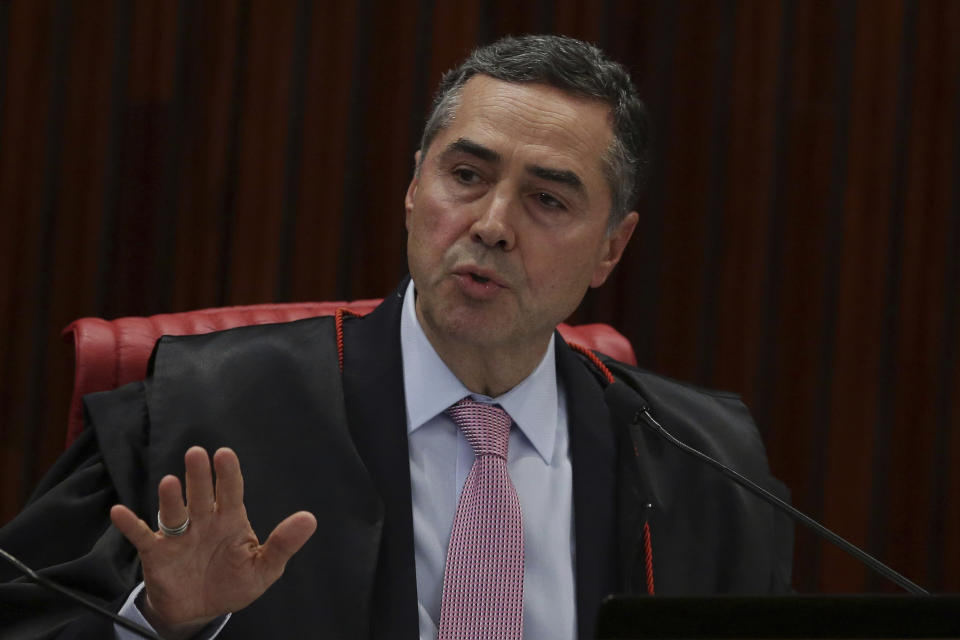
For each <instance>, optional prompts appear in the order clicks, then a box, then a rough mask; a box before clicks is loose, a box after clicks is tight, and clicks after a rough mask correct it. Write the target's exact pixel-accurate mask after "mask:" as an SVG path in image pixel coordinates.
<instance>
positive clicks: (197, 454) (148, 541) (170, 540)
mask: <svg viewBox="0 0 960 640" xmlns="http://www.w3.org/2000/svg"><path fill="white" fill-rule="evenodd" d="M184 461H185V462H186V484H187V492H186V493H187V504H186V505H184V503H183V497H182V491H181V488H180V480H179V479H178V478H177V477H176V476H172V475H169V476H165V477H164V478H163V479H162V480H161V481H160V486H159V487H158V494H159V502H160V513H159V518H160V520H161V521H162V522H163V524H164V525H165V526H166V527H167V528H168V529H176V528H177V527H178V526H179V525H182V524H183V523H184V522H186V521H187V518H188V517H189V518H190V523H189V525H188V526H187V528H186V531H184V532H183V534H182V535H178V536H169V535H164V534H163V533H161V532H159V531H153V529H152V528H151V527H150V526H149V525H148V524H147V523H146V522H144V521H143V520H141V519H140V518H138V517H137V516H136V514H134V513H133V512H132V511H131V510H130V509H128V508H127V507H124V506H122V505H114V507H113V508H112V509H111V510H110V519H111V520H112V521H113V524H114V525H115V526H116V527H117V529H119V530H120V531H121V532H122V533H123V535H124V536H126V538H127V540H129V541H130V543H131V544H133V546H135V547H136V548H137V552H138V553H139V555H140V562H141V564H142V566H143V580H144V583H145V585H146V599H145V601H144V603H143V605H142V606H141V610H142V611H143V613H144V616H145V617H146V618H147V620H149V621H150V623H151V624H152V625H153V626H154V628H155V629H156V630H157V631H158V632H160V633H161V635H164V637H168V636H169V637H189V636H190V635H192V634H193V633H195V632H196V631H198V630H199V629H201V628H202V627H203V626H204V625H206V624H207V623H209V622H210V621H211V620H213V619H214V618H216V617H218V616H221V615H223V614H225V613H228V612H233V611H238V610H240V609H243V608H244V607H246V606H247V605H249V604H250V603H251V602H253V601H254V600H256V599H257V598H258V597H260V595H261V594H262V593H263V592H264V591H266V590H267V587H269V586H270V585H271V584H273V582H274V581H275V580H276V579H277V578H279V577H280V575H281V574H282V573H283V569H284V566H285V565H286V563H287V561H288V560H289V559H290V557H291V556H292V555H293V554H294V553H296V552H297V551H298V550H299V549H300V547H302V546H303V544H304V543H305V542H306V541H307V539H308V538H309V537H310V536H311V535H313V532H314V531H315V530H316V528H317V521H316V518H314V516H313V515H312V514H311V513H309V512H307V511H299V512H297V513H295V514H293V515H292V516H290V517H288V518H287V519H285V520H284V521H283V522H281V523H280V524H278V525H277V526H276V528H275V529H274V530H273V532H272V533H271V534H270V536H269V538H267V541H266V543H264V544H262V545H261V544H260V542H259V540H257V536H256V535H255V534H254V532H253V529H252V528H251V527H250V522H249V520H247V512H246V509H245V508H244V506H243V476H242V475H241V473H240V461H239V460H238V459H237V454H235V453H234V452H233V451H232V450H231V449H226V448H224V449H219V450H217V452H216V453H215V454H214V456H213V466H214V469H215V471H216V477H217V479H216V489H214V483H213V478H212V476H211V473H210V459H209V456H208V455H207V452H206V450H204V449H203V448H201V447H191V448H190V449H188V450H187V453H186V455H185V456H184Z"/></svg>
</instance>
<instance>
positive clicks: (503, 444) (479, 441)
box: [446, 396, 513, 460]
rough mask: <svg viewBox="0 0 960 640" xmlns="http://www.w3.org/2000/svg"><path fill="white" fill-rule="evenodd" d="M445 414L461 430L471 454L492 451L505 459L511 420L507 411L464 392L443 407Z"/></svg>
mask: <svg viewBox="0 0 960 640" xmlns="http://www.w3.org/2000/svg"><path fill="white" fill-rule="evenodd" d="M446 414H447V415H448V416H450V418H451V419H452V420H453V422H454V424H456V425H457V426H458V427H460V430H461V431H463V435H464V436H466V438H467V442H469V443H470V446H471V447H473V454H474V455H475V456H477V457H478V458H479V457H480V456H483V455H494V456H499V457H501V458H503V459H504V460H506V458H507V445H508V444H509V442H510V425H511V424H513V420H511V418H510V414H509V413H507V412H506V411H504V410H503V409H502V408H500V407H499V406H497V405H494V404H486V403H483V402H477V401H476V400H474V399H473V398H471V397H469V396H467V397H466V398H464V399H463V400H461V401H460V402H458V403H456V404H455V405H453V406H451V407H450V408H449V409H447V410H446Z"/></svg>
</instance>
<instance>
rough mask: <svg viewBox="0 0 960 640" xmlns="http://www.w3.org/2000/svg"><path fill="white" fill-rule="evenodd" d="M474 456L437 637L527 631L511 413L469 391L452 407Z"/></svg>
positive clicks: (448, 639)
mask: <svg viewBox="0 0 960 640" xmlns="http://www.w3.org/2000/svg"><path fill="white" fill-rule="evenodd" d="M447 415H449V416H450V417H451V418H452V419H453V421H454V422H455V423H456V425H457V426H458V427H460V430H461V431H463V434H464V435H465V436H466V438H467V441H468V442H469V443H470V446H471V447H473V453H474V455H476V460H475V461H474V463H473V467H472V468H471V469H470V475H469V476H467V481H466V483H465V484H464V485H463V492H462V493H461V494H460V503H459V504H458V505H457V515H456V517H455V518H454V520H453V532H452V533H451V534H450V547H449V548H448V550H447V566H446V569H445V570H444V574H443V601H442V604H441V606H440V630H439V631H440V632H439V640H479V639H489V640H494V639H497V640H500V639H507V638H511V639H519V638H522V637H523V523H522V516H521V512H520V499H519V498H518V497H517V490H516V489H514V487H513V483H512V482H510V475H509V474H508V472H507V445H508V444H509V441H510V424H511V420H510V415H509V414H508V413H507V412H506V411H504V410H503V409H501V408H500V407H497V406H494V405H489V404H483V403H482V402H476V401H475V400H472V399H471V398H469V397H467V398H464V399H463V400H461V401H460V402H458V403H457V404H455V405H453V406H452V407H450V408H449V409H447Z"/></svg>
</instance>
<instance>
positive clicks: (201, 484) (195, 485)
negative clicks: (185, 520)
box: [163, 447, 213, 526]
mask: <svg viewBox="0 0 960 640" xmlns="http://www.w3.org/2000/svg"><path fill="white" fill-rule="evenodd" d="M183 462H184V464H185V465H186V467H187V507H188V508H189V509H190V511H191V512H192V513H193V514H194V515H195V516H199V515H201V514H203V513H209V512H210V511H213V476H212V475H210V456H209V455H208V454H207V450H206V449H204V448H203V447H190V448H189V449H187V453H186V454H184V456H183ZM181 522H182V521H181ZM163 524H167V521H166V520H164V521H163ZM167 526H170V525H168V524H167Z"/></svg>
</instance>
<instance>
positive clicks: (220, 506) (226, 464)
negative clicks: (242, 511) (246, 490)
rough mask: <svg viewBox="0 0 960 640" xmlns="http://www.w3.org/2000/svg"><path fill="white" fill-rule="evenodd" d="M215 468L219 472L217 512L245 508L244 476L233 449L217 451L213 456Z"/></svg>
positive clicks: (224, 448) (225, 448)
mask: <svg viewBox="0 0 960 640" xmlns="http://www.w3.org/2000/svg"><path fill="white" fill-rule="evenodd" d="M213 468H214V469H216V471H217V510H219V511H223V510H225V509H234V508H237V507H241V506H243V474H241V473H240V460H239V458H237V454H236V453H234V452H233V449H229V448H227V447H223V448H222V449H217V452H216V453H214V454H213Z"/></svg>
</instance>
